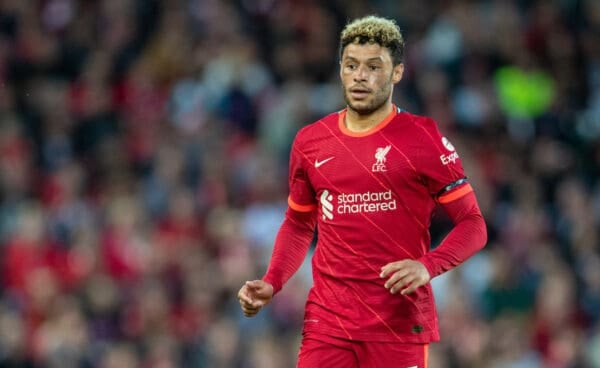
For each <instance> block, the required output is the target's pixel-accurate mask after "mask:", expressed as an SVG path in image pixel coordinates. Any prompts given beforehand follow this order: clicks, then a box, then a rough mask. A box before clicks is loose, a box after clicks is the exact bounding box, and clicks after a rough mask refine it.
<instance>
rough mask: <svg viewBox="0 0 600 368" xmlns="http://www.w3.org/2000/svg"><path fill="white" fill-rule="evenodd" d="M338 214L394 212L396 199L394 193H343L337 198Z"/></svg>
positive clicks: (389, 191)
mask: <svg viewBox="0 0 600 368" xmlns="http://www.w3.org/2000/svg"><path fill="white" fill-rule="evenodd" d="M337 200H338V203H337V213H338V214H348V213H364V212H379V211H392V210H395V209H396V199H394V198H393V196H392V191H391V190H388V191H385V192H365V193H348V194H346V193H342V194H340V195H338V197H337Z"/></svg>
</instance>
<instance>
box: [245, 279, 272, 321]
mask: <svg viewBox="0 0 600 368" xmlns="http://www.w3.org/2000/svg"><path fill="white" fill-rule="evenodd" d="M238 299H239V301H240V306H241V307H242V311H243V312H244V315H245V316H246V317H254V316H255V315H256V314H257V313H258V312H259V311H260V309H261V308H262V307H264V306H265V305H267V304H269V302H270V301H271V299H273V285H271V284H269V283H268V282H265V281H263V280H253V281H246V283H245V284H244V286H242V288H241V289H240V291H239V292H238Z"/></svg>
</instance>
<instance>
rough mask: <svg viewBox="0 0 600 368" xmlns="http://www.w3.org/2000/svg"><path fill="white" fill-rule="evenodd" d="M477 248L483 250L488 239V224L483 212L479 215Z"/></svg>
mask: <svg viewBox="0 0 600 368" xmlns="http://www.w3.org/2000/svg"><path fill="white" fill-rule="evenodd" d="M477 217H478V219H477V229H478V232H477V250H478V251H479V250H481V249H483V248H484V247H485V246H486V244H487V241H488V231H487V224H486V222H485V219H484V218H483V216H482V215H481V214H479V216H477Z"/></svg>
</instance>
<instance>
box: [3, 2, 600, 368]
mask: <svg viewBox="0 0 600 368" xmlns="http://www.w3.org/2000/svg"><path fill="white" fill-rule="evenodd" d="M369 13H378V14H381V15H386V16H388V17H392V18H394V19H396V20H397V22H398V24H399V25H400V26H401V28H402V29H403V31H404V33H405V37H406V41H407V50H406V61H405V65H406V73H405V78H404V80H403V81H402V82H401V83H400V85H398V86H397V88H396V91H395V99H394V101H395V103H397V104H398V105H399V106H401V107H403V108H405V109H408V110H410V111H412V112H414V113H419V114H426V115H429V116H431V117H433V118H434V119H436V120H437V121H438V123H439V125H440V127H441V129H442V130H443V131H444V132H445V133H446V134H447V136H449V137H450V138H451V140H452V141H453V143H454V144H455V146H457V147H459V153H460V155H461V158H462V159H463V163H464V165H465V167H466V170H467V172H468V173H469V176H470V180H471V182H472V183H473V185H474V187H475V188H476V192H477V194H478V196H479V200H480V205H481V207H482V210H483V212H484V215H485V217H486V220H487V222H488V226H489V234H490V239H489V244H488V246H487V248H486V249H485V250H484V251H483V252H481V253H480V254H478V255H477V256H475V257H474V258H472V259H471V260H469V261H468V262H467V263H466V264H465V265H463V266H462V267H460V268H458V269H456V270H454V271H452V272H450V273H448V274H445V275H443V276H441V277H439V278H437V279H435V280H434V287H435V290H436V296H437V300H438V304H439V309H440V321H441V327H442V336H443V341H442V342H441V343H439V344H435V345H434V346H432V348H431V362H430V366H431V367H432V368H433V367H435V368H446V367H447V368H455V367H460V368H464V367H498V368H501V367H506V368H508V367H515V368H530V367H531V368H533V367H551V368H562V367H565V368H566V367H600V322H599V320H600V230H599V229H600V2H599V1H597V0H551V1H544V0H538V1H534V0H506V1H500V0H481V1H475V0H448V1H434V0H421V1H403V2H398V1H393V0H373V1H370V2H369V1H366V0H363V1H360V0H343V1H341V0H331V1H317V0H304V1H294V0H260V1H247V0H237V1H233V0H230V1H217V0H176V1H166V0H98V1H91V0H4V1H0V152H1V154H0V196H1V197H0V198H1V199H0V277H1V289H0V366H1V367H101V368H121V367H123V368H125V367H148V368H150V367H152V368H154V367H156V368H159V367H160V368H167V367H211V368H212V367H215V368H217V367H224V368H226V367H232V368H271V367H273V368H279V367H293V366H294V361H295V356H296V353H297V348H298V344H299V339H300V327H301V323H302V311H303V307H304V304H303V303H304V298H305V295H306V293H307V290H308V288H309V287H310V269H309V267H304V268H303V269H302V270H301V272H299V273H298V275H297V276H296V277H294V279H293V280H291V281H290V283H289V284H288V285H286V287H285V288H284V290H283V291H282V292H281V294H280V295H278V296H277V298H276V300H275V301H274V303H273V304H272V305H271V306H269V307H268V308H267V309H266V310H265V311H263V313H261V315H259V316H258V317H256V318H255V319H245V318H243V317H242V314H241V312H240V311H239V306H238V303H237V300H236V298H235V295H236V293H237V290H238V288H239V287H240V286H241V284H242V282H243V281H244V280H246V279H252V278H256V277H260V276H261V275H262V274H263V272H264V271H265V268H266V265H267V263H268V261H269V257H270V253H271V247H272V241H273V238H274V236H275V232H276V230H277V228H278V226H279V224H280V222H281V220H282V218H283V212H284V211H285V208H286V202H285V199H286V196H287V187H286V186H287V158H288V150H289V145H290V143H291V140H292V139H293V136H294V134H295V132H296V131H297V130H298V129H299V128H300V127H301V126H303V125H305V124H307V123H309V122H312V121H313V120H314V119H316V118H318V117H320V116H322V115H324V114H326V113H329V112H332V111H335V110H338V109H340V108H342V107H343V104H342V99H341V93H340V87H339V83H338V71H337V36H338V32H339V31H340V29H341V27H343V25H344V24H345V22H346V21H347V20H348V19H350V18H352V17H355V16H361V15H365V14H369ZM449 226H450V224H449V223H448V221H447V219H446V218H445V217H444V215H443V214H441V213H440V214H439V215H438V216H436V217H435V218H434V221H433V228H432V235H433V238H434V239H435V240H436V242H437V241H439V240H440V239H441V237H443V235H444V233H445V232H446V231H447V230H448V228H449Z"/></svg>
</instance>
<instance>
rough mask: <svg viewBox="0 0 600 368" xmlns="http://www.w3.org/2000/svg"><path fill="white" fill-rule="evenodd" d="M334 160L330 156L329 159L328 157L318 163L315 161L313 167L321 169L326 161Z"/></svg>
mask: <svg viewBox="0 0 600 368" xmlns="http://www.w3.org/2000/svg"><path fill="white" fill-rule="evenodd" d="M334 158H335V157H334V156H331V157H328V158H326V159H324V160H322V161H319V160H317V159H315V167H316V168H317V169H318V168H319V167H321V165H323V164H324V163H326V162H327V161H331V160H333V159H334Z"/></svg>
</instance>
